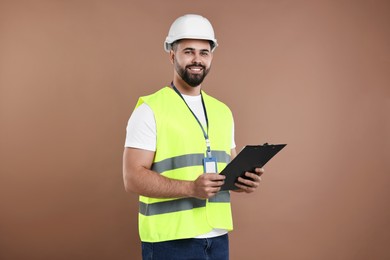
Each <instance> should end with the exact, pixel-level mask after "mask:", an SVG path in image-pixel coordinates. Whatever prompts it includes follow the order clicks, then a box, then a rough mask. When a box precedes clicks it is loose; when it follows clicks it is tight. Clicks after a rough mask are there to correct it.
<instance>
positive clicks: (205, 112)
mask: <svg viewBox="0 0 390 260" xmlns="http://www.w3.org/2000/svg"><path fill="white" fill-rule="evenodd" d="M171 86H172V88H173V89H174V90H175V92H176V93H177V94H178V95H179V96H180V97H181V99H183V101H184V103H185V104H186V106H187V107H188V109H189V110H190V111H191V114H192V115H193V116H194V117H195V119H196V121H197V122H198V124H199V126H200V128H201V129H202V132H203V136H204V139H205V140H206V147H207V150H206V152H207V156H208V157H209V158H211V147H210V139H209V135H208V132H209V120H208V118H207V111H206V106H205V104H204V100H203V95H202V91H201V92H200V97H201V99H202V107H203V111H204V116H205V118H206V126H207V131H205V130H204V128H203V126H202V123H201V122H200V121H199V119H198V117H197V116H196V115H195V113H194V112H193V111H192V110H191V108H190V107H189V106H188V104H187V102H186V100H185V99H184V97H183V95H182V94H181V93H180V91H179V90H178V89H177V88H176V87H175V85H174V84H173V82H171Z"/></svg>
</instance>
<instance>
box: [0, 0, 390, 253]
mask: <svg viewBox="0 0 390 260" xmlns="http://www.w3.org/2000/svg"><path fill="white" fill-rule="evenodd" d="M185 13H198V14H202V15H204V16H206V17H207V18H209V20H210V21H211V22H212V23H213V25H214V29H215V31H216V37H217V39H218V42H219V44H220V45H219V47H218V48H217V49H216V51H215V53H214V61H213V65H212V69H211V72H210V74H209V75H208V77H207V78H206V81H205V82H204V84H203V89H204V90H205V91H206V92H208V93H209V94H211V95H213V96H215V97H217V98H219V99H220V100H222V101H224V102H225V103H226V104H228V105H229V106H230V108H231V109H232V111H233V114H234V118H235V125H236V143H237V149H238V150H240V149H241V147H243V146H244V145H245V144H259V143H264V142H268V143H287V144H288V145H287V147H286V148H285V149H284V150H283V151H282V152H281V153H280V154H279V155H278V156H277V157H275V158H274V159H273V160H272V161H270V162H269V164H268V165H267V166H266V168H265V169H266V173H265V174H264V177H263V182H262V185H261V188H260V190H259V191H257V192H256V193H254V194H251V195H245V194H233V195H232V203H233V216H234V225H235V230H234V231H233V232H232V233H231V234H230V243H231V245H230V248H231V259H233V260H235V259H249V260H252V259H253V260H256V259H266V260H284V259H290V260H312V259H316V260H328V259H333V260H366V259H374V260H385V259H390V249H389V247H388V245H389V243H390V203H389V198H390V189H389V184H390V162H389V161H390V153H389V150H390V26H389V25H390V2H389V1H377V0H374V1H368V0H367V1H365V0H360V1H352V0H351V1H347V0H340V1H330V0H329V1H316V0H314V1H312V0H296V1H292V0H291V1H290V0H278V1H271V0H259V1H250V0H240V1H203V0H199V1H195V2H192V1H179V0H167V1H150V0H142V1H141V0H140V1H131V0H127V1H125V0H112V1H109V0H96V1H93V0H79V1H65V0H63V1H61V0H54V1H50V0H37V1H28V0H26V1H20V0H9V1H7V0H1V1H0V172H1V174H0V259H2V260H3V259H4V260H19V259H29V260H35V259H39V260H46V259H50V260H53V259H55V260H62V259H67V260H68V259H74V260H78V259H95V260H100V259H102V260H103V259H110V260H124V259H140V258H141V254H140V252H141V250H140V242H139V237H138V231H137V229H138V228H137V210H138V198H137V195H135V194H127V193H126V192H125V191H124V187H123V181H122V153H123V145H124V138H125V127H126V124H127V120H128V118H129V116H130V114H131V112H132V110H133V108H134V106H135V103H136V101H137V99H138V97H139V96H141V95H146V94H150V93H152V92H154V91H156V90H158V89H159V88H161V87H163V86H164V85H167V84H169V82H170V81H171V79H172V75H173V69H172V66H171V64H170V62H169V59H168V55H167V54H166V53H165V52H164V50H163V41H164V39H165V37H166V35H167V32H168V29H169V26H170V25H171V23H172V22H173V21H174V19H176V18H177V17H178V16H181V15H183V14H185Z"/></svg>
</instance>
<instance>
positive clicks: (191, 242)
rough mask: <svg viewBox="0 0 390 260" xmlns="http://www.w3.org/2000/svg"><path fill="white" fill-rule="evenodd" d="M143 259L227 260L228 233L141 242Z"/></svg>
mask: <svg viewBox="0 0 390 260" xmlns="http://www.w3.org/2000/svg"><path fill="white" fill-rule="evenodd" d="M142 259H143V260H152V259H154V260H179V259H180V260H190V259H193V260H201V259H204V260H206V259H207V260H228V259H229V237H228V234H225V235H222V236H218V237H212V238H190V239H179V240H172V241H165V242H157V243H149V242H142Z"/></svg>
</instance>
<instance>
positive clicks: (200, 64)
mask: <svg viewBox="0 0 390 260" xmlns="http://www.w3.org/2000/svg"><path fill="white" fill-rule="evenodd" d="M192 66H197V67H202V69H204V70H205V69H206V66H204V65H203V64H202V63H197V62H194V63H192V64H190V65H187V66H186V69H188V68H189V67H192Z"/></svg>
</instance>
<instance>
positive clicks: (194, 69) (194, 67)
mask: <svg viewBox="0 0 390 260" xmlns="http://www.w3.org/2000/svg"><path fill="white" fill-rule="evenodd" d="M187 69H188V70H190V71H191V72H194V73H200V72H202V71H203V67H199V66H189V67H187Z"/></svg>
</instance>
